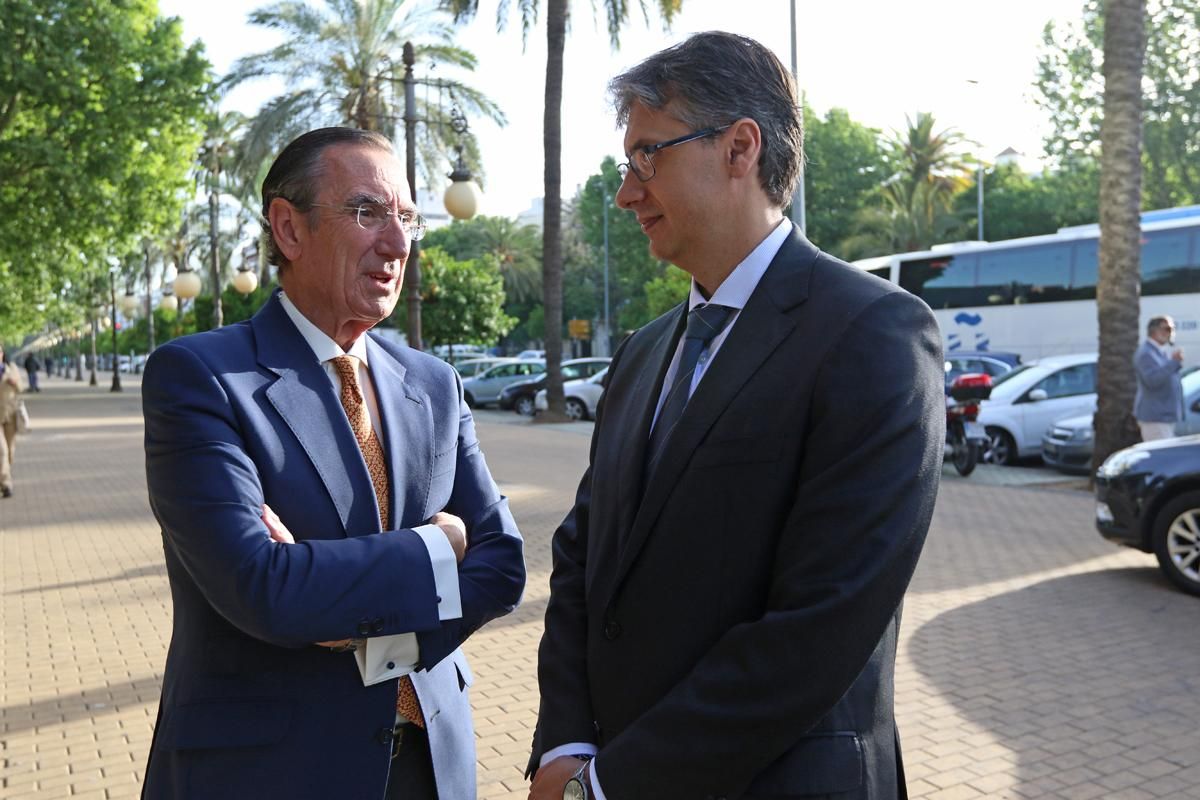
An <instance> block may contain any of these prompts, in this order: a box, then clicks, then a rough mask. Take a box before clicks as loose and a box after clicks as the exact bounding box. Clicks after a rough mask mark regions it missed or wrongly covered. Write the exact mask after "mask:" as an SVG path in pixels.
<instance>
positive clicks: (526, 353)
mask: <svg viewBox="0 0 1200 800" xmlns="http://www.w3.org/2000/svg"><path fill="white" fill-rule="evenodd" d="M517 358H521V359H525V358H533V359H540V360H545V358H546V351H545V350H522V351H521V352H519V353H517Z"/></svg>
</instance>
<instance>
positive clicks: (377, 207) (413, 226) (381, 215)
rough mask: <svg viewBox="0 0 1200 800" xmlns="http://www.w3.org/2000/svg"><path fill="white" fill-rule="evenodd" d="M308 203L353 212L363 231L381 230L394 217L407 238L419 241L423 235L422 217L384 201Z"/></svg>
mask: <svg viewBox="0 0 1200 800" xmlns="http://www.w3.org/2000/svg"><path fill="white" fill-rule="evenodd" d="M310 205H313V206H316V207H318V208H331V209H333V210H334V211H343V212H345V213H347V214H353V215H354V221H355V222H357V223H358V227H360V228H362V229H363V230H365V231H373V232H378V231H381V230H383V229H384V228H386V227H387V226H388V224H389V223H390V222H391V219H392V217H395V218H396V219H398V220H400V227H401V228H403V229H404V233H405V235H407V236H408V238H410V239H412V240H413V241H414V242H419V241H420V240H421V239H423V238H424V237H425V230H426V228H427V223H426V222H425V218H424V217H422V216H421V215H420V214H411V213H409V212H407V211H393V210H392V209H391V208H389V207H388V206H387V205H386V204H384V203H360V204H358V205H352V206H335V205H330V204H328V203H310Z"/></svg>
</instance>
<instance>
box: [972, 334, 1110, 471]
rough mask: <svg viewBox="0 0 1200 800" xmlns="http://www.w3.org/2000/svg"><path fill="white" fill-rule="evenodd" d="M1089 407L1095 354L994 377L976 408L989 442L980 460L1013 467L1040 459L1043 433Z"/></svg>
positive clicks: (1035, 363)
mask: <svg viewBox="0 0 1200 800" xmlns="http://www.w3.org/2000/svg"><path fill="white" fill-rule="evenodd" d="M1095 407H1096V354H1095V353H1088V354H1085V355H1074V356H1050V357H1049V358H1042V359H1039V360H1037V361H1032V362H1030V363H1028V364H1021V365H1020V366H1018V367H1016V368H1015V369H1013V371H1012V372H1009V373H1007V374H1005V375H1001V376H1000V377H999V378H997V379H996V383H995V384H994V385H993V386H992V393H991V396H990V397H989V398H988V399H987V400H984V401H983V402H982V403H981V404H980V406H979V417H978V422H979V424H980V425H983V426H984V428H985V429H986V430H987V433H988V439H989V443H988V447H987V450H986V451H985V452H984V454H983V460H984V461H987V462H990V463H992V464H1013V463H1015V462H1016V461H1017V459H1020V458H1028V457H1030V456H1036V455H1040V454H1041V452H1042V434H1044V433H1045V432H1046V429H1047V428H1049V427H1050V426H1051V425H1052V424H1054V423H1055V422H1057V421H1058V420H1060V419H1063V418H1064V417H1075V416H1078V415H1080V414H1086V413H1088V412H1089V411H1091V410H1092V409H1094V408H1095Z"/></svg>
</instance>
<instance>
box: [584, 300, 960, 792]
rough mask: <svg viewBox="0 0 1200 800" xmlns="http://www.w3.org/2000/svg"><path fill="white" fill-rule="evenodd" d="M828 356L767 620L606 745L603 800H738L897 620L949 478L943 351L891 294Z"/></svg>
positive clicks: (920, 315)
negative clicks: (945, 474)
mask: <svg viewBox="0 0 1200 800" xmlns="http://www.w3.org/2000/svg"><path fill="white" fill-rule="evenodd" d="M826 341H827V342H828V344H827V345H826V348H827V349H826V352H825V354H824V356H823V357H822V359H821V361H820V364H821V366H820V368H819V370H818V372H817V373H816V374H817V378H816V384H815V386H814V387H813V391H812V395H811V398H812V399H811V404H812V405H811V410H810V414H809V418H808V420H807V422H806V426H805V430H806V434H807V435H806V438H805V440H804V449H803V453H800V454H797V455H798V458H799V459H800V469H799V480H798V483H797V485H796V486H795V494H794V498H793V500H792V502H791V504H790V511H789V512H788V513H787V514H786V516H785V517H784V520H783V523H782V524H783V528H782V530H781V532H780V536H779V539H778V544H777V546H776V551H775V555H774V566H773V568H772V575H771V579H770V587H769V593H768V601H767V609H766V612H765V613H764V614H763V615H762V616H761V617H759V618H757V619H754V620H751V621H747V622H744V623H741V624H738V625H735V626H733V627H732V628H730V629H729V630H728V631H727V632H726V633H725V634H724V635H723V636H722V637H721V638H719V639H718V640H717V641H716V643H715V644H714V645H713V646H712V647H711V648H710V650H709V651H708V652H706V653H705V654H704V655H703V656H702V657H701V658H700V659H699V660H698V662H697V663H696V664H695V666H694V667H693V668H692V670H691V672H690V673H689V674H688V675H687V676H686V677H685V678H684V679H683V680H681V681H680V682H679V683H677V684H676V685H675V686H674V687H673V689H672V690H671V691H670V692H668V693H667V694H666V695H665V696H664V697H663V698H662V699H661V700H660V701H659V702H658V703H657V704H655V705H654V706H652V707H651V708H650V709H649V710H648V711H647V712H646V713H644V714H643V715H642V716H641V717H639V718H638V719H637V720H636V721H635V722H634V723H633V724H631V725H630V726H629V727H627V728H626V729H624V730H623V731H622V732H621V733H620V734H618V735H617V736H615V737H614V738H613V739H612V741H610V742H606V744H605V747H604V748H603V749H602V750H601V751H600V753H599V755H598V756H597V758H596V765H597V766H596V770H597V774H598V775H599V776H600V780H601V782H602V784H603V788H604V791H605V794H606V795H607V797H608V798H609V800H625V799H626V798H640V797H657V798H663V799H664V800H670V799H671V798H681V799H682V798H688V797H704V796H718V795H719V796H728V797H738V796H741V795H742V794H744V793H745V791H746V789H747V787H748V786H749V785H750V783H751V782H752V780H753V779H754V777H755V776H756V775H758V774H759V773H761V772H762V771H763V770H764V769H765V768H766V767H768V766H769V765H770V764H771V763H772V762H773V761H775V759H777V758H778V757H779V756H781V755H782V754H783V753H785V752H787V751H788V750H789V749H790V748H791V747H792V746H794V745H795V744H796V742H797V740H798V738H799V737H800V735H802V734H803V733H804V732H806V731H808V730H810V729H812V728H813V726H815V725H816V724H817V723H818V722H819V721H820V720H821V719H822V718H823V717H825V715H826V714H827V713H828V712H829V711H830V709H831V708H833V706H834V705H835V704H836V703H837V701H838V700H839V699H840V698H841V697H842V696H843V695H844V694H845V692H846V691H847V690H848V689H849V688H850V686H851V684H852V683H853V682H854V680H855V679H856V677H857V676H858V675H859V674H860V672H861V671H862V670H863V668H864V666H865V665H866V664H867V662H868V660H869V659H870V658H871V655H872V653H873V652H874V651H875V648H876V646H877V645H878V643H879V642H880V640H881V638H882V637H883V636H884V635H885V632H886V630H887V629H888V627H889V625H891V624H892V622H893V620H894V618H895V617H896V615H897V613H898V609H899V607H900V603H901V600H902V598H903V595H904V591H905V589H906V588H907V586H908V582H909V580H910V578H911V576H912V574H913V570H914V569H915V567H916V562H917V557H918V555H919V554H920V551H921V547H922V545H923V543H924V540H925V535H926V533H927V531H928V527H929V523H930V519H931V517H932V513H933V505H934V500H935V498H936V495H937V486H938V480H939V478H940V475H941V461H942V448H943V438H944V431H945V427H944V426H945V417H944V414H945V408H944V402H945V401H944V396H943V381H942V372H943V370H942V352H941V337H940V334H939V332H938V329H937V325H936V322H935V321H934V319H933V315H932V314H931V313H930V312H929V309H928V308H927V307H926V306H925V305H924V304H923V303H921V302H920V301H919V300H917V299H916V298H914V297H912V296H911V295H908V294H905V293H900V292H891V293H888V294H886V295H883V296H881V297H879V298H877V299H876V300H875V301H873V302H872V303H871V304H869V305H868V306H866V307H865V308H864V309H863V310H862V311H860V312H859V313H857V315H847V318H845V319H843V320H842V321H841V325H840V326H835V327H832V328H831V329H830V330H829V331H828V339H827V340H826ZM868 379H869V381H870V387H869V391H868V387H866V386H864V381H865V380H868ZM781 643H786V644H781ZM685 742H686V744H684V743H685Z"/></svg>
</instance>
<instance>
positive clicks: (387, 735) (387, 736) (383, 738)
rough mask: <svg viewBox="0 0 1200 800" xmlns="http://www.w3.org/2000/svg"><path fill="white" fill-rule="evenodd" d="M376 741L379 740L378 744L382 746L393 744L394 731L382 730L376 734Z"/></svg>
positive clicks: (389, 729)
mask: <svg viewBox="0 0 1200 800" xmlns="http://www.w3.org/2000/svg"><path fill="white" fill-rule="evenodd" d="M375 739H376V740H378V742H379V743H380V744H391V743H392V729H391V728H380V729H379V733H377V734H375Z"/></svg>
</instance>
